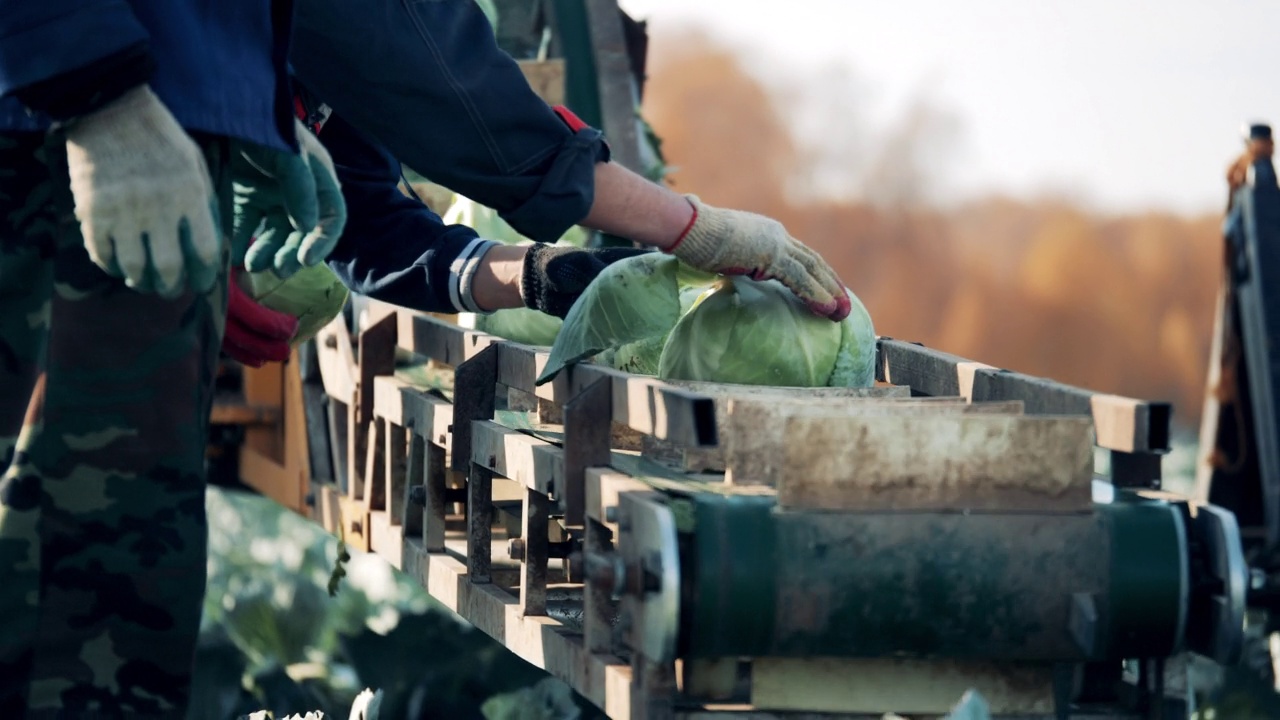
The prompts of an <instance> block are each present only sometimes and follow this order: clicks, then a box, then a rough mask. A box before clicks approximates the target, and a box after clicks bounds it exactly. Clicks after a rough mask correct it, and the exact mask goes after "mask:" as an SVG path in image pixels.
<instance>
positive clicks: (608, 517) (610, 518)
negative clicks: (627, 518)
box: [604, 505, 618, 523]
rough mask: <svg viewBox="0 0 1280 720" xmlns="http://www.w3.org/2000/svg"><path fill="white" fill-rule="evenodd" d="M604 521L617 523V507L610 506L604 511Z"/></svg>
mask: <svg viewBox="0 0 1280 720" xmlns="http://www.w3.org/2000/svg"><path fill="white" fill-rule="evenodd" d="M604 521H605V522H611V523H616V522H618V506H617V505H610V506H609V507H607V508H605V509H604Z"/></svg>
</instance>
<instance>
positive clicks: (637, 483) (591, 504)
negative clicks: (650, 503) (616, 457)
mask: <svg viewBox="0 0 1280 720" xmlns="http://www.w3.org/2000/svg"><path fill="white" fill-rule="evenodd" d="M629 492H634V493H652V492H653V486H652V485H650V484H648V483H646V482H644V481H643V480H640V479H638V478H635V477H632V476H630V475H626V474H623V473H620V472H618V471H616V470H611V469H609V468H598V467H597V468H589V469H588V470H587V517H589V518H591V519H592V520H595V521H596V522H598V523H600V524H601V525H603V526H604V527H606V528H608V530H609V531H610V532H611V533H613V536H614V537H617V536H618V522H617V519H616V516H615V515H614V513H616V510H613V511H611V510H609V508H617V507H618V503H619V502H620V501H619V497H620V496H621V495H622V494H624V493H629Z"/></svg>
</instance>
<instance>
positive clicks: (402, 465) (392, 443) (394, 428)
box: [382, 420, 409, 526]
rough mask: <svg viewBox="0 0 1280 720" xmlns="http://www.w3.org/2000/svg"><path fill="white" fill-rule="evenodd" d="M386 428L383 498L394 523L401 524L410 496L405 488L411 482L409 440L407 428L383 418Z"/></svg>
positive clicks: (383, 457)
mask: <svg viewBox="0 0 1280 720" xmlns="http://www.w3.org/2000/svg"><path fill="white" fill-rule="evenodd" d="M382 423H383V426H384V427H385V429H386V435H385V437H386V447H385V448H384V450H383V452H382V462H383V467H384V468H385V470H386V474H385V477H386V488H385V490H384V491H383V499H384V502H385V503H386V507H387V512H388V514H389V515H390V517H391V524H392V525H396V526H398V525H400V524H401V523H402V521H403V518H404V513H405V501H406V499H407V498H408V496H409V493H408V491H407V490H406V489H405V488H406V485H407V484H408V482H409V479H408V473H409V440H408V436H407V433H406V432H405V429H404V427H403V426H401V425H397V424H395V423H393V422H391V421H390V420H382Z"/></svg>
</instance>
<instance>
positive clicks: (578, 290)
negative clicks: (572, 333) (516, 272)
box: [520, 243, 653, 318]
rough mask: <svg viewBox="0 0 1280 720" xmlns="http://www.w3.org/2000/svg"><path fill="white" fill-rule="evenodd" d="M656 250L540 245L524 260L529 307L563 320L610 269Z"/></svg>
mask: <svg viewBox="0 0 1280 720" xmlns="http://www.w3.org/2000/svg"><path fill="white" fill-rule="evenodd" d="M648 252H653V250H641V249H638V248H601V249H598V250H597V249H595V248H590V249H586V250H584V249H582V248H576V247H566V246H563V245H547V244H545V243H537V244H535V245H533V246H532V247H530V248H529V252H528V254H526V255H525V256H524V273H523V277H522V279H521V283H520V285H521V290H522V294H523V295H524V304H525V306H526V307H530V308H533V309H534V310H538V311H540V312H544V313H546V314H548V315H555V316H556V317H558V318H563V317H564V316H565V315H568V314H569V308H571V307H573V303H574V302H575V301H577V299H578V296H580V295H582V291H583V290H586V289H587V286H588V285H590V284H591V281H592V280H595V279H596V276H597V275H599V274H600V272H601V271H602V270H604V269H605V268H606V267H608V266H609V265H612V264H613V263H616V262H618V261H619V260H625V259H626V258H629V257H634V256H636V255H640V254H642V253H648Z"/></svg>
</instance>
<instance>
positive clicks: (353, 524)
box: [351, 520, 360, 533]
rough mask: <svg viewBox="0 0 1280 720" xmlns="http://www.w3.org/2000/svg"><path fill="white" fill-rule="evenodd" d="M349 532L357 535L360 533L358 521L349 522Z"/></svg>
mask: <svg viewBox="0 0 1280 720" xmlns="http://www.w3.org/2000/svg"><path fill="white" fill-rule="evenodd" d="M351 532H353V533H359V532H360V521H359V520H352V521H351Z"/></svg>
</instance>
